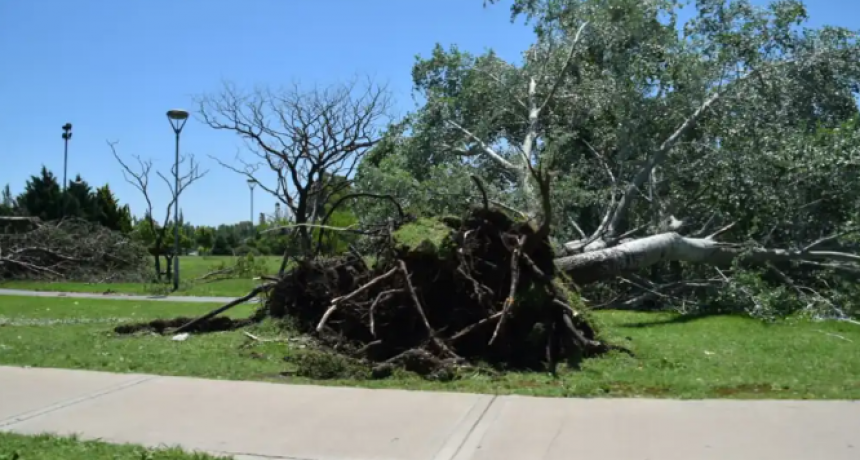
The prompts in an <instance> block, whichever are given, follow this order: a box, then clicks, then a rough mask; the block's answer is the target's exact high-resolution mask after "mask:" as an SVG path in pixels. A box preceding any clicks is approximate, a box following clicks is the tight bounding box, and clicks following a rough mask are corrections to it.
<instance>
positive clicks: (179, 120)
mask: <svg viewBox="0 0 860 460" xmlns="http://www.w3.org/2000/svg"><path fill="white" fill-rule="evenodd" d="M167 119H168V120H169V121H170V126H171V127H172V128H173V132H174V133H175V134H176V158H175V160H174V163H173V193H174V195H175V196H174V197H173V290H174V291H175V290H177V289H179V133H181V132H182V128H183V127H185V123H186V122H187V121H188V112H186V111H185V110H181V109H173V110H168V111H167Z"/></svg>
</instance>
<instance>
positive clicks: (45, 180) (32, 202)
mask: <svg viewBox="0 0 860 460" xmlns="http://www.w3.org/2000/svg"><path fill="white" fill-rule="evenodd" d="M62 199H63V194H62V191H61V187H60V183H59V182H58V181H57V178H56V177H55V176H54V174H53V173H52V172H51V171H49V170H48V168H46V167H44V166H42V169H41V171H40V172H39V175H38V176H31V177H30V179H29V180H28V181H27V184H26V185H25V186H24V192H23V193H22V194H21V195H19V196H18V199H17V200H16V201H17V203H18V206H19V208H20V210H21V211H23V212H25V213H26V214H27V215H29V216H33V217H38V218H40V219H42V220H45V221H49V220H57V219H59V218H60V217H61V216H62V212H63V208H62Z"/></svg>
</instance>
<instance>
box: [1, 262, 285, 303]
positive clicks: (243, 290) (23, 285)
mask: <svg viewBox="0 0 860 460" xmlns="http://www.w3.org/2000/svg"><path fill="white" fill-rule="evenodd" d="M258 258H260V259H262V260H263V261H264V263H265V266H266V269H267V271H268V272H269V273H277V271H278V268H279V267H280V264H281V257H280V256H259V257H258ZM236 259H237V258H236V257H232V256H188V257H181V258H180V270H179V273H180V275H181V277H182V280H183V282H182V284H181V285H180V289H179V290H178V291H176V292H170V293H169V294H170V295H178V296H183V295H184V296H213V297H236V296H242V295H245V294H247V293H248V291H250V290H251V289H253V288H254V287H255V286H256V285H257V282H256V281H254V280H252V279H239V278H230V279H219V280H214V281H196V280H197V279H198V278H200V277H202V276H203V275H206V274H207V273H209V272H211V271H213V270H215V269H216V268H217V267H218V266H219V265H220V264H226V265H227V266H228V267H229V266H232V265H233V263H234V262H235V260H236ZM0 288H8V289H26V290H31V291H52V292H95V293H100V294H101V293H105V292H109V293H117V294H142V295H149V294H155V293H158V294H167V293H168V292H167V291H164V292H161V291H162V290H163V289H164V288H163V287H159V286H155V285H151V284H144V283H76V282H44V281H7V282H0Z"/></svg>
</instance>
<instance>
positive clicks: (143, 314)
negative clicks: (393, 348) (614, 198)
mask: <svg viewBox="0 0 860 460" xmlns="http://www.w3.org/2000/svg"><path fill="white" fill-rule="evenodd" d="M210 308H211V305H207V304H199V303H197V304H192V303H173V302H145V301H143V302H135V301H128V300H125V301H110V300H103V299H94V300H89V299H70V298H51V299H45V298H27V297H4V298H2V299H0V364H5V365H29V366H41V367H61V368H77V369H92V370H102V371H114V372H140V373H153V374H162V375H184V376H198V377H207V378H217V379H236V380H265V381H274V382H284V383H309V382H315V383H328V384H344V385H360V386H366V387H397V388H409V389H434V390H448V391H469V392H482V393H498V394H504V393H518V394H529V395H545V396H645V397H678V398H704V397H716V398H804V399H860V353H858V352H857V347H858V344H860V327H858V326H855V325H852V324H848V323H836V322H823V323H812V322H806V321H802V320H791V321H783V322H780V323H776V324H764V323H761V322H758V321H755V320H750V319H745V318H739V317H720V316H716V317H707V318H699V319H693V318H682V317H678V316H675V315H670V314H647V313H630V312H600V313H598V314H597V315H596V316H597V319H598V321H599V322H600V324H601V325H602V328H603V330H604V331H605V333H606V334H607V337H609V338H610V339H611V340H613V341H614V342H615V343H619V344H624V345H627V346H629V347H630V348H631V349H632V350H633V351H634V352H635V353H636V355H637V356H636V357H635V358H632V357H629V356H626V355H622V354H613V355H610V356H607V357H603V358H599V359H594V360H589V361H587V362H586V363H585V365H584V366H583V369H582V370H580V371H569V370H564V369H563V370H562V371H561V373H560V376H559V377H558V378H553V377H551V376H549V375H546V374H542V373H509V374H506V375H504V376H502V377H493V376H487V375H465V376H462V378H461V379H459V380H456V381H453V382H448V383H442V382H430V381H426V380H424V379H421V378H418V377H414V376H409V375H399V376H397V377H392V378H389V379H384V380H359V381H357V380H355V379H340V380H338V379H331V380H325V381H314V380H312V379H310V378H306V377H299V376H297V374H296V370H297V369H300V368H301V363H307V362H309V361H308V360H310V359H311V358H312V357H314V356H316V355H314V354H309V353H308V350H307V349H306V348H304V345H303V343H302V341H301V340H296V339H297V338H293V340H292V341H289V340H284V341H277V342H257V341H252V340H250V339H248V338H247V337H246V336H245V335H244V334H243V333H242V331H227V332H215V333H209V334H200V335H194V334H193V335H192V336H191V337H190V338H189V339H188V340H185V341H173V340H171V339H170V337H163V336H157V335H153V334H136V335H126V336H118V335H116V334H114V333H113V332H112V328H113V326H114V325H116V324H119V323H122V322H129V321H143V320H151V319H157V318H171V317H176V316H194V315H197V314H200V313H203V312H205V311H207V310H209V309H210ZM253 308H254V307H253V306H250V305H244V306H240V307H237V308H236V309H235V310H231V312H229V313H230V314H231V315H233V317H242V316H247V315H248V314H249V313H250V312H251V311H252V310H253ZM247 330H248V331H249V332H251V333H253V334H255V335H257V336H259V337H263V338H273V337H282V338H286V336H287V335H288V334H287V333H286V332H284V331H283V330H281V329H279V328H277V327H276V326H275V325H273V324H271V323H263V324H260V325H256V326H251V327H250V328H249V329H247Z"/></svg>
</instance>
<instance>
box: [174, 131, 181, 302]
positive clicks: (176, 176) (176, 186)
mask: <svg viewBox="0 0 860 460" xmlns="http://www.w3.org/2000/svg"><path fill="white" fill-rule="evenodd" d="M175 131H176V158H175V160H174V162H173V164H174V167H173V190H174V192H173V193H175V194H176V197H174V199H173V290H174V291H176V290H178V289H179V132H180V131H181V130H179V129H177V130H175Z"/></svg>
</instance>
